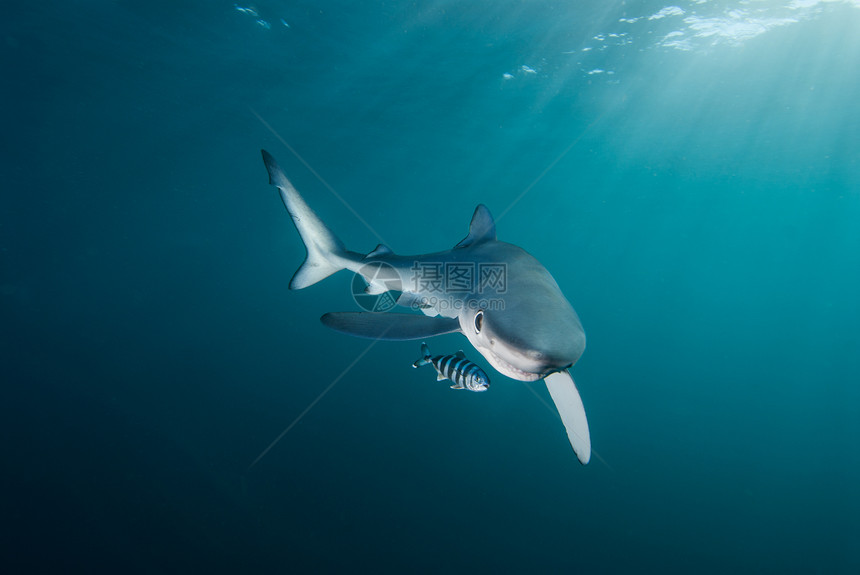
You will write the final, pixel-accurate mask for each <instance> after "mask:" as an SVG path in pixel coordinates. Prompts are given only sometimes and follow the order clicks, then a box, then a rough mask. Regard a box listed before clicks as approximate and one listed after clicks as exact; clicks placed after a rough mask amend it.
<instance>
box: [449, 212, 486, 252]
mask: <svg viewBox="0 0 860 575" xmlns="http://www.w3.org/2000/svg"><path fill="white" fill-rule="evenodd" d="M495 239H496V222H494V221H493V216H492V214H490V210H489V209H488V208H487V206H485V205H484V204H478V207H477V208H475V213H474V214H472V222H471V223H470V224H469V235H468V236H466V237H465V238H463V241H462V242H460V243H459V244H457V245H456V246H454V249H457V248H465V247H468V246H471V245H475V244H480V243H482V242H491V241H494V240H495Z"/></svg>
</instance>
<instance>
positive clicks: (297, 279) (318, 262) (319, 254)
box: [262, 150, 347, 289]
mask: <svg viewBox="0 0 860 575" xmlns="http://www.w3.org/2000/svg"><path fill="white" fill-rule="evenodd" d="M262 152H263V162H264V163H265V164H266V169H267V170H268V171H269V183H270V184H272V185H274V186H277V188H278V191H279V192H280V194H281V200H283V202H284V206H285V207H286V208H287V211H288V212H289V213H290V216H291V217H292V219H293V223H294V224H295V225H296V229H297V230H298V231H299V235H300V236H301V237H302V241H303V242H304V243H305V248H306V249H307V251H308V256H307V258H305V262H304V263H303V264H302V266H301V267H300V268H299V269H298V271H296V273H295V275H293V279H291V280H290V289H302V288H306V287H308V286H309V285H313V284H315V283H317V282H318V281H320V280H323V279H325V278H327V277H328V276H330V275H332V274H333V273H335V272H337V271H340V270H341V269H343V268H344V265H343V261H344V256H345V255H346V253H347V252H346V248H344V246H343V243H341V241H340V240H339V239H338V238H337V237H336V236H335V235H334V234H333V233H332V231H331V230H330V229H328V228H327V227H326V225H325V224H324V223H323V222H322V220H321V219H319V216H317V215H316V214H315V213H314V211H313V210H312V209H311V208H310V206H308V205H307V204H306V203H305V200H304V199H303V198H302V197H301V196H300V195H299V192H298V191H296V189H295V188H294V187H293V185H292V184H291V183H290V181H289V180H288V179H287V176H285V175H284V172H283V170H281V168H280V166H278V163H277V162H276V161H275V158H273V157H272V155H271V154H270V153H269V152H267V151H266V150H262Z"/></svg>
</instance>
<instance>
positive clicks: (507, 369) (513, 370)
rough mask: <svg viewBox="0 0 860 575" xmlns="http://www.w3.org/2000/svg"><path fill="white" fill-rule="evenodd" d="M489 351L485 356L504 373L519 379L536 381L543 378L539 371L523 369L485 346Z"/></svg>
mask: <svg viewBox="0 0 860 575" xmlns="http://www.w3.org/2000/svg"><path fill="white" fill-rule="evenodd" d="M485 349H486V351H487V353H485V354H484V357H486V358H487V361H489V362H490V364H491V365H492V366H493V367H495V368H496V369H497V370H498V371H499V373H503V374H504V375H507V376H508V377H511V378H513V379H517V380H519V381H536V380H538V379H540V378H541V376H540V374H539V373H532V372H530V371H523V370H522V369H519V368H518V367H514V366H513V365H511V364H510V363H508V362H507V361H505V360H503V359H502V358H501V357H499V356H498V355H496V354H495V353H493V352H492V351H491V350H489V349H487V348H485Z"/></svg>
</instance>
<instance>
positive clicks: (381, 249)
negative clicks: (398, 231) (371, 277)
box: [364, 244, 394, 259]
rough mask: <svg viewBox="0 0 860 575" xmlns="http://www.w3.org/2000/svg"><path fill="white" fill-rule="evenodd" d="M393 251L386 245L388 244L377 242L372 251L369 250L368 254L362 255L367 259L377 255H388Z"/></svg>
mask: <svg viewBox="0 0 860 575" xmlns="http://www.w3.org/2000/svg"><path fill="white" fill-rule="evenodd" d="M393 253H394V252H393V251H392V250H391V248H389V247H388V246H386V245H385V244H379V245H378V246H376V247H375V248H374V249H373V251H372V252H370V253H369V254H367V255H366V256H364V259H368V258H377V257H379V256H388V255H391V254H393Z"/></svg>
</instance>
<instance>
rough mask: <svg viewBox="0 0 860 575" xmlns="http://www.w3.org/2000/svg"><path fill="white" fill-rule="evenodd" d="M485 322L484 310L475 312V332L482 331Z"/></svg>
mask: <svg viewBox="0 0 860 575" xmlns="http://www.w3.org/2000/svg"><path fill="white" fill-rule="evenodd" d="M483 324H484V312H483V311H479V312H478V313H476V314H475V333H481V326H482V325H483Z"/></svg>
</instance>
